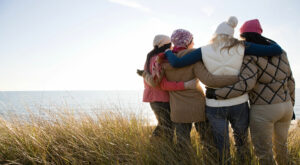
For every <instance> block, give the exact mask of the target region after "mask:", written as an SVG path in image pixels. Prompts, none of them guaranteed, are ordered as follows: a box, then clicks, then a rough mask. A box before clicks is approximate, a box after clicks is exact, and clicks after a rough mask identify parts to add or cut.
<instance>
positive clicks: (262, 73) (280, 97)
mask: <svg viewBox="0 0 300 165" xmlns="http://www.w3.org/2000/svg"><path fill="white" fill-rule="evenodd" d="M215 92H216V97H217V99H227V98H232V97H237V96H240V95H242V94H244V93H246V92H249V96H250V103H251V104H256V105H267V104H277V103H283V102H287V101H289V100H291V102H292V103H293V105H294V104H295V80H294V77H293V74H292V71H291V67H290V64H289V61H288V58H287V55H286V52H283V53H282V54H281V56H274V57H272V58H268V57H256V56H245V58H244V62H243V65H242V68H241V73H240V75H239V82H237V83H236V84H234V85H232V86H228V87H225V88H221V89H217V90H216V91H215Z"/></svg>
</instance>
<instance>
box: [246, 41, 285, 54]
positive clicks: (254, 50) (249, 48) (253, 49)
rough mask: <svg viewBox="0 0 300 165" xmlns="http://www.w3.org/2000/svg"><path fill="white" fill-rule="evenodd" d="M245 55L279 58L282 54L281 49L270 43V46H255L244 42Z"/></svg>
mask: <svg viewBox="0 0 300 165" xmlns="http://www.w3.org/2000/svg"><path fill="white" fill-rule="evenodd" d="M244 54H245V55H254V56H259V57H263V56H280V55H281V54H282V49H281V47H280V46H279V45H277V44H276V43H271V44H270V45H261V44H255V43H252V42H245V53H244Z"/></svg>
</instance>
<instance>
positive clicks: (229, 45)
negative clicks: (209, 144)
mask: <svg viewBox="0 0 300 165" xmlns="http://www.w3.org/2000/svg"><path fill="white" fill-rule="evenodd" d="M237 23H238V20H237V18H236V17H230V18H229V19H228V21H225V22H222V23H221V24H219V26H218V27H217V29H216V31H215V34H214V36H213V38H212V40H211V42H210V44H208V45H206V46H203V47H201V48H198V49H196V50H195V51H193V52H191V53H189V54H187V55H185V56H183V57H181V58H179V57H177V56H175V55H174V54H173V53H172V52H171V51H167V52H166V53H165V54H166V57H167V59H168V61H169V62H170V64H171V65H172V66H173V67H184V66H187V65H190V64H193V63H195V62H197V61H200V60H203V63H204V65H205V67H206V68H207V69H208V71H209V72H211V73H212V74H213V75H239V72H240V68H241V66H242V62H243V58H244V55H256V56H274V55H277V56H279V55H280V54H281V53H282V50H281V48H280V47H279V46H278V45H277V44H275V43H272V44H270V45H259V44H255V43H249V42H244V41H239V40H237V39H235V38H234V37H233V34H234V28H235V27H236V26H237ZM208 87H210V86H208ZM212 88H214V89H218V88H216V87H212ZM248 99H249V96H248V94H247V93H243V94H242V95H240V96H239V97H235V98H230V99H224V100H217V99H215V98H206V116H207V118H208V120H209V123H210V125H211V127H212V130H213V134H214V141H215V143H216V146H217V149H218V153H219V160H220V163H224V164H230V161H231V159H230V148H229V147H230V145H229V129H228V125H229V122H230V124H231V127H232V128H233V135H234V140H235V146H236V148H237V154H238V159H240V160H241V161H243V160H245V155H248V154H249V153H250V151H249V148H248V142H247V136H248V126H249V106H248Z"/></svg>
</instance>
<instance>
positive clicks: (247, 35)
mask: <svg viewBox="0 0 300 165" xmlns="http://www.w3.org/2000/svg"><path fill="white" fill-rule="evenodd" d="M262 32H263V29H262V28H261V25H260V22H259V20H258V19H253V20H249V21H246V22H245V23H244V24H243V25H242V27H241V28H240V36H241V38H243V39H244V40H245V41H247V42H253V43H257V44H263V45H269V44H270V42H273V41H272V40H270V39H268V38H266V37H263V36H262V35H261V34H262Z"/></svg>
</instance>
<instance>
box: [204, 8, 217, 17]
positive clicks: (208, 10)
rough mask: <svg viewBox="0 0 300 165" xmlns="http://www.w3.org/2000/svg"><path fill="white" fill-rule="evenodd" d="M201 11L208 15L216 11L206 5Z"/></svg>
mask: <svg viewBox="0 0 300 165" xmlns="http://www.w3.org/2000/svg"><path fill="white" fill-rule="evenodd" d="M201 12H202V13H203V14H205V15H206V16H211V15H212V14H213V13H214V12H215V9H214V8H213V7H211V6H205V7H202V8H201Z"/></svg>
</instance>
